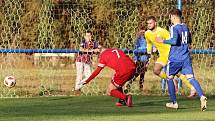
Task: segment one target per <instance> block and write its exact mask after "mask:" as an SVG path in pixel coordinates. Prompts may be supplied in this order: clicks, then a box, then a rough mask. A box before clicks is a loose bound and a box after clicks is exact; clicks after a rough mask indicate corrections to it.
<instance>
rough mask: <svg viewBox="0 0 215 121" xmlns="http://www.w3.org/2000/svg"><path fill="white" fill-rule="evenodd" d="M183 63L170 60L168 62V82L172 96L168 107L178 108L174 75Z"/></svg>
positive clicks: (167, 104)
mask: <svg viewBox="0 0 215 121" xmlns="http://www.w3.org/2000/svg"><path fill="white" fill-rule="evenodd" d="M180 69H181V63H177V62H176V63H174V62H170V63H168V64H167V71H166V72H167V77H168V78H167V84H168V92H169V96H170V101H171V102H170V103H166V107H168V108H174V109H178V103H177V101H176V94H175V85H174V82H173V79H174V76H175V75H176V74H177V73H178V72H179V71H180Z"/></svg>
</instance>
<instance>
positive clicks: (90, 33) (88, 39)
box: [84, 31, 92, 41]
mask: <svg viewBox="0 0 215 121" xmlns="http://www.w3.org/2000/svg"><path fill="white" fill-rule="evenodd" d="M84 38H85V40H86V41H91V40H92V32H91V31H87V32H86V34H85V37H84Z"/></svg>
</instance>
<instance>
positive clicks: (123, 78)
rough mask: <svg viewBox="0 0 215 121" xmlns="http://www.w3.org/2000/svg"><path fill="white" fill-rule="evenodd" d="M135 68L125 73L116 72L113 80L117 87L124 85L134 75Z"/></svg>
mask: <svg viewBox="0 0 215 121" xmlns="http://www.w3.org/2000/svg"><path fill="white" fill-rule="evenodd" d="M135 70H136V69H135V68H134V69H131V70H130V71H128V72H127V73H123V74H119V73H115V74H114V76H113V78H112V81H111V82H112V84H113V85H114V86H116V87H122V86H123V85H124V84H125V83H126V82H127V81H129V80H130V79H132V78H133V77H134V73H135Z"/></svg>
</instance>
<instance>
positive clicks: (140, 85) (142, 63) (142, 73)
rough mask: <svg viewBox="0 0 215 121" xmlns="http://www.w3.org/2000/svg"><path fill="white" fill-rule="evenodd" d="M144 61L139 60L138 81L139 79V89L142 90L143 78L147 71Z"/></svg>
mask: <svg viewBox="0 0 215 121" xmlns="http://www.w3.org/2000/svg"><path fill="white" fill-rule="evenodd" d="M146 64H147V63H146V62H140V66H141V70H140V81H139V89H140V91H143V84H144V78H145V73H146V71H147V67H146Z"/></svg>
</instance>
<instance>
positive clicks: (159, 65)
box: [153, 55, 168, 79]
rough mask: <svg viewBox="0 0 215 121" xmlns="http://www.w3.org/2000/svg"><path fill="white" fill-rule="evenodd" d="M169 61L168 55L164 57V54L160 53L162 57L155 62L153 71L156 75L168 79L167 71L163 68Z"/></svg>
mask: <svg viewBox="0 0 215 121" xmlns="http://www.w3.org/2000/svg"><path fill="white" fill-rule="evenodd" d="M167 61H168V57H162V55H160V57H159V58H158V59H157V61H156V62H155V65H154V68H153V72H154V74H155V75H157V76H159V77H160V78H161V79H167V76H166V73H165V71H164V70H163V68H164V67H165V66H166V64H167Z"/></svg>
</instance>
